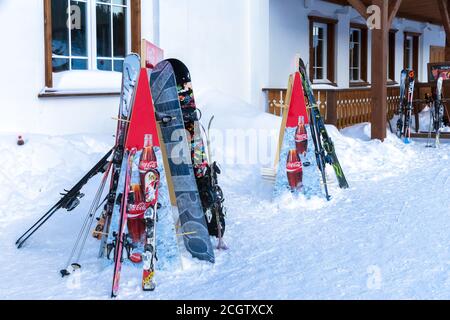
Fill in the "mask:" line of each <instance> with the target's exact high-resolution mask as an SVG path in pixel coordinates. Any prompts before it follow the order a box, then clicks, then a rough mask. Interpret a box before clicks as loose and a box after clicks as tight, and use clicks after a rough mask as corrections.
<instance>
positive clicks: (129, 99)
mask: <svg viewBox="0 0 450 320" xmlns="http://www.w3.org/2000/svg"><path fill="white" fill-rule="evenodd" d="M139 68H140V58H139V56H138V55H136V54H131V55H129V56H128V57H127V58H126V59H125V62H124V71H123V75H122V89H121V92H122V94H121V99H120V108H119V120H120V121H119V123H118V126H117V133H116V143H115V146H114V148H113V149H112V150H110V151H109V152H108V153H107V154H106V155H105V156H104V157H103V158H102V159H101V160H100V161H99V162H98V163H97V164H96V165H95V166H94V167H93V168H92V169H91V170H90V171H89V172H88V173H87V174H86V175H85V176H84V177H83V178H82V179H81V180H80V181H79V182H78V183H77V184H76V185H75V186H74V187H73V188H72V189H70V190H65V193H64V194H61V195H62V196H63V197H62V198H61V199H60V200H59V201H58V202H57V203H56V204H55V205H54V206H53V207H52V208H51V209H50V210H49V211H48V212H46V213H45V214H44V215H43V216H42V217H41V218H40V219H39V220H38V221H37V222H36V223H35V224H34V225H33V226H32V227H31V228H29V229H28V230H27V231H26V232H25V233H24V234H23V235H22V236H21V237H20V238H19V239H18V240H17V241H16V245H17V247H18V248H19V249H20V248H21V247H22V246H23V245H24V244H25V242H26V241H27V240H28V239H29V238H30V237H31V236H32V235H33V234H34V233H36V232H37V231H38V230H39V229H40V228H41V227H42V226H43V225H44V224H45V223H46V222H47V221H48V220H49V219H50V218H51V217H52V216H53V215H54V214H55V213H56V212H57V211H58V210H60V209H66V210H67V211H73V210H74V209H75V208H76V207H77V206H78V205H79V204H80V199H81V198H83V197H84V194H83V193H81V189H82V188H83V187H84V186H85V185H86V184H87V183H88V182H89V180H91V179H92V178H93V177H94V176H96V175H97V174H98V173H104V172H106V171H107V170H108V168H109V167H110V166H111V163H112V169H111V170H110V171H111V172H112V173H111V176H112V179H111V185H110V193H109V195H108V197H107V204H106V205H105V209H104V210H105V211H104V213H103V215H102V217H103V218H104V219H109V217H110V212H111V210H110V209H111V207H112V205H113V203H114V200H115V192H116V191H115V190H117V182H118V177H119V175H120V168H121V163H122V159H123V144H124V141H125V137H126V133H127V128H128V122H127V120H128V117H129V115H130V113H131V106H132V104H133V98H134V87H135V85H136V79H137V75H138V74H139ZM111 155H112V159H110V158H111ZM108 174H109V171H107V172H106V174H105V175H106V176H107V175H108ZM103 180H105V179H103ZM97 209H98V208H97V207H96V208H95V210H97ZM102 224H104V225H106V226H107V225H108V224H109V222H108V221H107V220H103V222H102ZM101 229H102V230H101V231H100V232H98V234H99V235H101V234H102V233H103V229H104V228H103V227H102V228H101ZM77 243H78V241H77ZM77 249H78V250H79V248H77V245H76V246H75V248H74V251H75V250H77ZM72 258H73V257H72ZM74 265H78V263H74Z"/></svg>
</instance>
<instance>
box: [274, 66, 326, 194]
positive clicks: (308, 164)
mask: <svg viewBox="0 0 450 320" xmlns="http://www.w3.org/2000/svg"><path fill="white" fill-rule="evenodd" d="M286 98H287V100H286V102H287V104H286V105H287V106H288V107H287V108H285V109H284V110H283V120H282V127H281V131H280V141H282V143H281V148H280V151H279V160H278V165H277V169H276V171H277V173H276V180H275V188H274V195H273V196H274V198H275V199H276V198H279V197H281V196H282V195H284V194H286V193H289V192H291V193H292V194H294V195H300V194H303V195H304V196H305V197H306V198H307V199H309V198H311V197H314V196H318V197H323V196H324V195H323V192H322V189H321V184H320V174H319V172H318V170H317V168H316V166H315V165H314V163H315V153H314V144H313V141H312V136H311V127H310V125H309V120H308V114H307V110H306V104H305V99H304V93H303V88H302V82H301V76H300V73H298V72H296V73H295V74H293V75H291V76H290V79H289V84H288V93H287V97H286ZM300 117H303V119H305V122H304V124H305V128H306V133H307V135H308V147H307V152H306V154H299V157H300V160H301V162H302V164H303V186H302V187H301V188H300V189H299V190H291V188H290V186H289V183H288V176H287V170H286V166H287V159H288V154H289V151H290V150H294V149H296V142H295V136H296V131H297V126H298V122H299V118H300Z"/></svg>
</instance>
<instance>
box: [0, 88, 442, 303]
mask: <svg viewBox="0 0 450 320" xmlns="http://www.w3.org/2000/svg"><path fill="white" fill-rule="evenodd" d="M197 102H198V105H199V107H201V108H202V109H203V113H204V119H209V118H210V116H211V115H213V114H214V115H215V116H216V118H217V119H216V122H214V125H213V126H214V128H215V129H216V131H214V132H213V134H214V135H215V136H216V138H217V137H219V136H221V134H222V133H223V132H224V131H226V130H228V129H240V128H241V126H244V127H245V128H250V129H257V130H275V131H276V136H277V134H278V132H277V130H278V128H279V125H280V119H279V118H277V117H274V116H271V115H267V114H263V113H259V112H257V111H255V109H253V108H251V107H250V106H248V105H247V104H245V103H243V102H242V101H239V100H236V99H233V98H229V97H227V96H226V95H224V94H221V93H218V92H215V91H204V92H201V93H199V94H198V96H197ZM328 130H329V133H330V135H331V137H332V138H333V140H334V142H335V146H336V150H337V154H338V156H339V159H340V161H341V164H342V167H343V170H344V172H345V174H346V176H347V179H348V181H349V184H350V189H349V190H340V189H338V186H337V183H336V182H335V179H334V172H333V171H332V170H331V168H328V172H327V175H328V178H329V180H330V182H331V185H330V193H331V194H332V196H333V200H332V201H330V202H326V201H325V200H324V199H311V200H308V201H306V200H305V199H284V201H285V202H283V201H280V202H272V199H271V198H272V197H271V196H272V193H273V190H272V187H273V186H272V185H271V183H269V182H266V181H263V180H262V178H261V176H260V174H259V170H260V167H261V165H262V164H261V163H259V162H256V163H252V162H248V161H247V160H248V159H247V158H245V157H244V156H243V155H242V152H241V151H239V150H234V149H232V148H231V144H230V145H228V147H227V145H226V144H225V147H224V149H222V148H221V146H222V145H220V144H218V143H217V144H214V146H213V149H214V154H215V155H216V156H218V155H221V154H222V155H225V156H224V157H222V158H223V159H222V160H224V161H223V162H221V163H222V169H223V173H222V175H221V176H220V177H219V181H220V184H221V185H222V186H223V189H224V194H225V197H226V203H225V205H226V207H227V208H228V216H227V232H226V235H225V237H226V241H227V243H228V245H229V246H230V248H231V249H230V250H229V251H227V252H217V256H216V258H217V259H216V260H217V262H216V264H215V265H214V266H211V265H210V264H208V263H203V262H200V261H198V260H195V259H192V258H190V257H189V256H188V255H186V254H185V253H183V256H182V259H183V267H184V269H183V270H178V271H176V272H161V271H158V272H157V275H156V280H157V282H158V288H157V290H156V291H155V292H153V293H143V292H142V291H141V289H140V277H141V274H142V270H141V269H140V268H138V267H134V266H131V265H129V264H125V265H124V268H123V272H122V279H121V292H120V298H121V299H361V298H362V299H366V298H367V299H391V298H397V299H398V298H427V299H429V298H437V299H439V298H446V297H448V286H449V285H450V275H449V273H448V261H450V252H449V250H448V248H447V244H448V243H449V242H450V235H449V233H448V230H449V228H450V213H449V210H448V208H449V207H450V197H448V194H449V192H450V169H449V168H448V160H449V154H450V145H449V144H443V145H442V148H441V149H427V148H425V145H424V143H423V142H421V141H416V142H413V143H412V144H411V145H404V144H403V143H401V142H400V141H399V140H398V139H397V138H395V136H393V135H392V134H389V135H388V138H387V139H386V141H385V142H384V143H381V142H380V141H370V140H369V139H368V136H369V133H370V125H369V124H361V125H358V126H355V127H351V128H347V129H345V130H342V132H339V131H338V130H337V129H336V128H334V127H332V126H328ZM15 138H16V137H14V136H12V135H1V136H0V151H1V152H2V154H3V155H4V160H3V163H2V167H1V168H0V177H1V180H0V197H1V198H0V211H1V212H2V213H3V214H2V216H1V217H0V250H1V252H2V255H1V258H0V292H1V293H2V297H3V298H5V299H20V298H25V299H108V297H109V292H110V287H111V279H112V272H113V271H112V267H111V266H108V267H106V268H105V267H103V264H102V263H101V262H100V261H98V259H97V258H96V254H97V250H98V243H97V242H96V241H95V240H94V239H88V243H87V245H86V252H85V253H84V255H83V256H82V261H81V262H82V264H83V268H82V270H81V272H80V273H79V274H78V276H76V277H69V278H67V279H61V277H60V275H59V273H58V271H59V270H60V269H61V268H62V267H65V266H64V265H63V264H64V263H65V261H66V258H67V256H68V255H69V253H70V249H71V248H72V245H73V241H74V240H75V238H76V235H77V232H78V230H79V228H80V227H81V224H82V220H83V217H84V215H85V214H86V212H87V210H88V208H89V204H90V202H91V201H92V198H93V196H94V193H95V190H96V188H97V186H98V183H99V179H100V177H96V178H95V179H93V180H92V181H91V182H90V183H89V184H88V185H87V186H86V188H85V189H84V190H83V191H84V193H86V197H85V199H83V201H82V203H81V205H80V206H79V207H78V208H77V209H76V210H75V211H73V212H71V213H66V212H58V213H57V214H56V215H55V216H54V217H53V218H52V219H51V220H50V221H49V222H48V223H47V224H46V226H45V227H44V228H43V229H42V230H40V231H39V232H38V233H36V234H35V235H34V236H33V238H32V239H30V241H29V242H28V243H27V245H26V246H25V247H24V248H23V249H22V250H20V251H18V250H17V249H15V247H14V241H15V240H16V238H17V237H18V236H19V235H20V234H21V233H22V232H23V231H25V229H26V228H27V227H28V226H29V225H31V224H32V223H33V222H34V221H35V220H36V219H37V218H38V217H40V216H41V215H42V214H43V213H44V212H45V211H46V210H47V209H48V208H49V207H50V206H51V205H53V203H54V202H56V201H57V200H58V199H59V196H58V193H59V192H60V191H62V190H63V189H64V188H67V187H70V186H72V185H73V184H74V183H75V182H76V181H77V180H78V179H79V178H80V177H81V176H82V175H83V173H84V172H85V171H87V170H88V169H89V168H91V167H92V165H93V164H95V163H96V162H97V161H98V160H99V159H100V158H101V157H102V156H103V155H104V153H105V152H106V151H107V150H108V149H109V148H110V147H111V146H112V144H113V141H114V140H113V138H112V136H109V135H107V136H96V135H82V136H64V137H47V136H29V137H26V138H27V139H28V140H27V144H26V145H25V146H24V147H18V146H16V144H15ZM248 141H250V140H248ZM247 146H248V147H250V145H249V144H248V145H247ZM256 147H257V149H256V150H257V151H259V150H260V147H261V145H260V144H257V145H256ZM231 160H233V161H231ZM236 160H239V161H236ZM241 160H242V161H241ZM270 160H271V161H273V159H270ZM333 182H334V183H333ZM30 266H32V268H30ZM18 274H20V277H18V276H17V275H18Z"/></svg>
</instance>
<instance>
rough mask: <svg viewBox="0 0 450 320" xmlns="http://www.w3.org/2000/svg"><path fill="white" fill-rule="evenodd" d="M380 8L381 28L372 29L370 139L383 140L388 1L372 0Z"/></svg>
mask: <svg viewBox="0 0 450 320" xmlns="http://www.w3.org/2000/svg"><path fill="white" fill-rule="evenodd" d="M372 4H373V5H376V6H378V7H379V8H380V14H381V17H380V19H381V28H380V29H373V31H372V121H371V122H372V139H379V140H381V141H384V139H385V138H386V118H387V86H386V82H387V56H388V35H389V25H388V19H389V1H388V0H372Z"/></svg>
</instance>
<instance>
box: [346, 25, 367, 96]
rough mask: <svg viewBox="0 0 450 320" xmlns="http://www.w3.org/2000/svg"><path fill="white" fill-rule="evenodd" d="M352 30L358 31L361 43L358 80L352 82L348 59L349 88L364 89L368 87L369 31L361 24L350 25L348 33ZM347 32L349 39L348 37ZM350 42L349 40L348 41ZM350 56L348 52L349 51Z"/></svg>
mask: <svg viewBox="0 0 450 320" xmlns="http://www.w3.org/2000/svg"><path fill="white" fill-rule="evenodd" d="M352 29H358V30H360V36H361V42H360V80H359V81H352V80H351V77H350V68H351V66H350V58H349V87H366V86H368V85H370V83H369V82H368V76H367V75H368V72H367V70H368V61H369V55H368V51H369V41H368V38H369V29H368V28H367V25H365V24H361V23H354V22H351V23H350V32H351V30H352ZM350 32H349V37H350ZM349 41H350V39H349ZM349 54H350V51H349Z"/></svg>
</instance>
